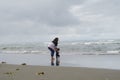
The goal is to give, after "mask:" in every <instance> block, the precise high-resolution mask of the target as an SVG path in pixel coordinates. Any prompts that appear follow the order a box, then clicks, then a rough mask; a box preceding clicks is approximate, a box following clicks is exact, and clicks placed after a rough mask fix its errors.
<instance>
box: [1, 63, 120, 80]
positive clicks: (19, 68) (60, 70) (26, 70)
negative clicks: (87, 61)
mask: <svg viewBox="0 0 120 80" xmlns="http://www.w3.org/2000/svg"><path fill="white" fill-rule="evenodd" d="M119 75H120V70H112V69H99V68H86V67H61V66H35V65H13V64H0V80H119V79H120V76H119Z"/></svg>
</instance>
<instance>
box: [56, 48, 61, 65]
mask: <svg viewBox="0 0 120 80" xmlns="http://www.w3.org/2000/svg"><path fill="white" fill-rule="evenodd" d="M59 51H60V48H57V49H56V66H59V64H60V54H59Z"/></svg>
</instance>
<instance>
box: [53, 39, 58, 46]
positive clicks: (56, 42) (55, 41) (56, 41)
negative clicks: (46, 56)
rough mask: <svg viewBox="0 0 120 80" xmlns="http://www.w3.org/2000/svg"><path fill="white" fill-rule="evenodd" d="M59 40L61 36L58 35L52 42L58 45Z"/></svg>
mask: <svg viewBox="0 0 120 80" xmlns="http://www.w3.org/2000/svg"><path fill="white" fill-rule="evenodd" d="M58 40H59V38H58V37H56V38H55V39H54V40H53V41H52V42H53V43H54V44H55V46H57V45H58Z"/></svg>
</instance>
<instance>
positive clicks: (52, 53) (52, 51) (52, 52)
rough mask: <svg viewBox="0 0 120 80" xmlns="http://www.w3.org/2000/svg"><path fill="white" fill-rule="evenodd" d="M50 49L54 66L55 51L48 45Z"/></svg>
mask: <svg viewBox="0 0 120 80" xmlns="http://www.w3.org/2000/svg"><path fill="white" fill-rule="evenodd" d="M48 49H49V50H50V52H51V65H52V66H53V65H54V52H55V51H54V50H53V49H52V48H49V47H48Z"/></svg>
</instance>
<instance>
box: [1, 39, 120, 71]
mask: <svg viewBox="0 0 120 80" xmlns="http://www.w3.org/2000/svg"><path fill="white" fill-rule="evenodd" d="M48 43H49V42H37V43H36V42H34V43H19V44H18V43H17V44H15V43H14V44H13V43H12V44H0V61H5V62H8V63H10V64H20V63H22V62H26V63H28V64H30V65H48V66H49V62H50V52H49V50H48V48H47V45H48ZM58 46H59V48H60V55H61V57H60V61H61V66H74V67H95V68H110V69H120V62H119V61H120V40H89V41H64V42H62V41H61V42H59V45H58Z"/></svg>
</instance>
